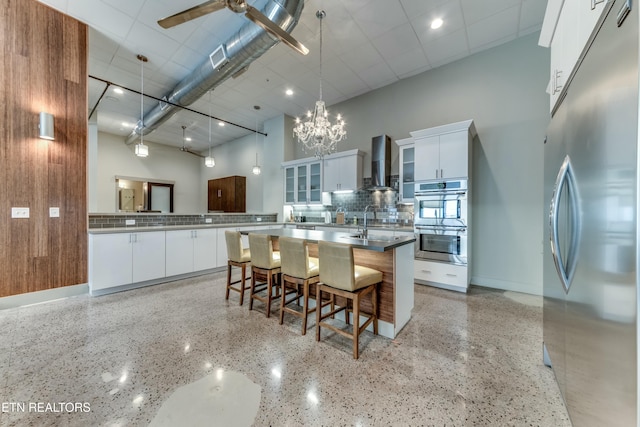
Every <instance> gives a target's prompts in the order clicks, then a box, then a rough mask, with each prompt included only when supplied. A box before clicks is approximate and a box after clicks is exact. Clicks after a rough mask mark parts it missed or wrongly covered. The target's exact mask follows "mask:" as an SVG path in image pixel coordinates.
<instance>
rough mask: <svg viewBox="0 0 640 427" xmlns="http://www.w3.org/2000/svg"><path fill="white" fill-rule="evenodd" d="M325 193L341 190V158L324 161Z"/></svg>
mask: <svg viewBox="0 0 640 427" xmlns="http://www.w3.org/2000/svg"><path fill="white" fill-rule="evenodd" d="M323 163H324V182H323V184H324V191H336V190H339V189H340V188H339V184H340V158H335V159H324V161H323Z"/></svg>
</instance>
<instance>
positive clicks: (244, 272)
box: [227, 264, 247, 305]
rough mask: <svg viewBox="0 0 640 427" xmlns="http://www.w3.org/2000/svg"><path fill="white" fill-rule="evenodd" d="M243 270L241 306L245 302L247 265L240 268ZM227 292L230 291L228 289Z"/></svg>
mask: <svg viewBox="0 0 640 427" xmlns="http://www.w3.org/2000/svg"><path fill="white" fill-rule="evenodd" d="M240 270H241V276H242V277H241V279H242V283H241V284H240V305H242V303H243V302H244V289H245V288H244V281H245V280H246V278H247V265H246V264H242V267H240ZM227 292H229V290H228V289H227Z"/></svg>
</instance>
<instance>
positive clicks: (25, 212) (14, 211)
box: [11, 208, 29, 218]
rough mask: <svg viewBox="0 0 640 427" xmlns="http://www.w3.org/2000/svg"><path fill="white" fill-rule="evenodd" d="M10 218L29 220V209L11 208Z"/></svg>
mask: <svg viewBox="0 0 640 427" xmlns="http://www.w3.org/2000/svg"><path fill="white" fill-rule="evenodd" d="M11 218H29V208H11Z"/></svg>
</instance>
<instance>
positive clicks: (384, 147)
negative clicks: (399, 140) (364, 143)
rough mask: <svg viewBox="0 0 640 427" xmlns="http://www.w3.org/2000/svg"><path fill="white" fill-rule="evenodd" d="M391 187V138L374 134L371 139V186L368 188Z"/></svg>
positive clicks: (380, 188)
mask: <svg viewBox="0 0 640 427" xmlns="http://www.w3.org/2000/svg"><path fill="white" fill-rule="evenodd" d="M389 189H391V138H390V137H389V136H388V135H380V136H375V137H373V138H372V140H371V187H369V190H389Z"/></svg>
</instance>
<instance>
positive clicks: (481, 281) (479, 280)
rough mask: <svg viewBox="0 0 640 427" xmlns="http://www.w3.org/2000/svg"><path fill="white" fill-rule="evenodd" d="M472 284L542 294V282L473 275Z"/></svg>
mask: <svg viewBox="0 0 640 427" xmlns="http://www.w3.org/2000/svg"><path fill="white" fill-rule="evenodd" d="M471 284H472V285H477V286H483V287H485V288H493V289H501V290H503V291H512V292H522V293H525V294H531V295H537V296H542V283H540V284H539V285H534V284H531V283H518V282H512V281H507V280H499V279H490V278H488V277H479V276H472V277H471Z"/></svg>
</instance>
